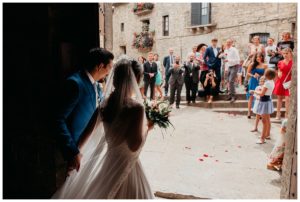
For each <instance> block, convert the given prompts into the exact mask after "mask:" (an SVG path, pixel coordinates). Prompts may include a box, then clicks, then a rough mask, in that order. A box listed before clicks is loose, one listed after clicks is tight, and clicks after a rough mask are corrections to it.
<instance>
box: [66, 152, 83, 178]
mask: <svg viewBox="0 0 300 202" xmlns="http://www.w3.org/2000/svg"><path fill="white" fill-rule="evenodd" d="M81 158H82V154H80V153H79V154H77V155H76V156H75V157H74V158H73V159H72V160H71V161H70V162H69V166H68V175H70V173H71V172H72V171H73V170H74V169H76V171H77V172H78V171H79V168H80V161H81Z"/></svg>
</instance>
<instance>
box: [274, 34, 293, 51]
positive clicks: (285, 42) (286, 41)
mask: <svg viewBox="0 0 300 202" xmlns="http://www.w3.org/2000/svg"><path fill="white" fill-rule="evenodd" d="M285 48H290V49H292V51H293V50H294V41H292V36H291V33H290V32H283V33H282V40H281V41H279V42H278V43H277V51H278V53H279V54H282V53H281V51H282V50H283V49H285Z"/></svg>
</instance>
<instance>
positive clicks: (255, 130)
mask: <svg viewBox="0 0 300 202" xmlns="http://www.w3.org/2000/svg"><path fill="white" fill-rule="evenodd" d="M250 132H258V130H257V129H253V130H250Z"/></svg>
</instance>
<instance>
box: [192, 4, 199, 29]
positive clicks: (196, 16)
mask: <svg viewBox="0 0 300 202" xmlns="http://www.w3.org/2000/svg"><path fill="white" fill-rule="evenodd" d="M200 16H201V3H191V25H200V24H201V21H200V20H201V17H200Z"/></svg>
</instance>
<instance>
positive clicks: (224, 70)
mask: <svg viewBox="0 0 300 202" xmlns="http://www.w3.org/2000/svg"><path fill="white" fill-rule="evenodd" d="M225 49H226V45H225V44H222V46H221V49H220V51H219V53H218V58H220V59H221V89H222V91H225V92H228V89H229V86H228V65H227V63H226V62H224V61H225V60H226V58H227V53H225Z"/></svg>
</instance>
